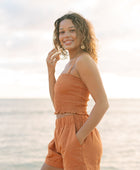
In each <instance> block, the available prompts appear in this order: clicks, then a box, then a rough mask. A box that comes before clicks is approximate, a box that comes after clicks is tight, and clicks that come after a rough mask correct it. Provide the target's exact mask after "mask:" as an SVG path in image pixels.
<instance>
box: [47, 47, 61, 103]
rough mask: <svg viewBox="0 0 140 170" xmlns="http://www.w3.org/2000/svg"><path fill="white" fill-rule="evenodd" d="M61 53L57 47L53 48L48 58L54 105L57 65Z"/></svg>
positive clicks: (50, 87) (51, 95)
mask: <svg viewBox="0 0 140 170" xmlns="http://www.w3.org/2000/svg"><path fill="white" fill-rule="evenodd" d="M59 54H60V53H59V52H58V51H57V50H56V49H53V50H51V51H50V52H49V54H48V56H47V58H46V62H47V66H48V78H49V92H50V97H51V100H52V103H53V105H54V85H55V83H56V79H55V66H56V63H57V61H58V60H59V59H60V57H59Z"/></svg>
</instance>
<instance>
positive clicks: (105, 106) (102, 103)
mask: <svg viewBox="0 0 140 170" xmlns="http://www.w3.org/2000/svg"><path fill="white" fill-rule="evenodd" d="M96 104H98V105H99V107H100V108H102V110H103V112H104V113H105V112H106V111H107V110H108V108H109V102H108V100H107V99H104V100H100V101H99V102H96Z"/></svg>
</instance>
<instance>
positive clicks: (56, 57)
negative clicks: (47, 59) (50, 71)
mask: <svg viewBox="0 0 140 170" xmlns="http://www.w3.org/2000/svg"><path fill="white" fill-rule="evenodd" d="M60 54H61V52H57V53H56V54H54V55H53V56H52V58H51V59H52V60H59V59H60V56H59V55H60Z"/></svg>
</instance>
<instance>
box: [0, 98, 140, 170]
mask: <svg viewBox="0 0 140 170" xmlns="http://www.w3.org/2000/svg"><path fill="white" fill-rule="evenodd" d="M109 103H110V108H109V109H108V111H107V112H106V113H105V115H104V117H103V119H102V120H101V122H100V123H99V125H98V126H97V128H98V130H99V132H100V136H101V139H102V144H103V156H102V160H101V170H140V99H109ZM93 105H94V102H93V100H90V101H89V102H88V109H87V110H88V113H90V111H91V109H92V107H93ZM54 125H55V115H54V108H53V105H52V103H51V100H50V99H0V170H40V168H41V166H42V164H43V162H44V160H45V157H46V155H47V147H48V143H49V142H50V140H51V139H52V138H53V132H54V128H55V126H54Z"/></svg>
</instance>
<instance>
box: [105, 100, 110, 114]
mask: <svg viewBox="0 0 140 170" xmlns="http://www.w3.org/2000/svg"><path fill="white" fill-rule="evenodd" d="M108 108H109V102H108V100H106V102H105V111H107V110H108Z"/></svg>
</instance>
